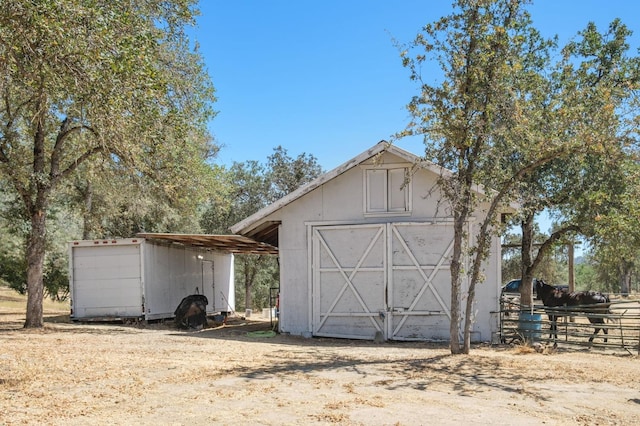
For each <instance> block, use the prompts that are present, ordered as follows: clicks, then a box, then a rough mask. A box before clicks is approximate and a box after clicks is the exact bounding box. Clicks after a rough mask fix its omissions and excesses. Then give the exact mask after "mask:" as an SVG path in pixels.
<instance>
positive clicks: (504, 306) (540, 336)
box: [500, 297, 640, 355]
mask: <svg viewBox="0 0 640 426" xmlns="http://www.w3.org/2000/svg"><path fill="white" fill-rule="evenodd" d="M594 306H597V305H590V306H583V307H580V306H572V307H554V308H551V307H545V306H543V305H537V304H534V306H533V307H528V306H527V307H525V306H521V305H520V303H519V302H518V301H517V300H513V299H508V298H505V297H503V298H501V300H500V341H501V342H502V343H512V342H515V341H520V342H524V341H534V342H540V343H546V344H549V343H551V344H558V345H562V346H574V347H594V348H608V349H622V350H625V351H627V352H629V353H631V354H638V355H640V302H639V301H637V300H624V299H614V300H612V302H611V305H610V308H609V311H610V312H611V313H593V312H584V311H580V309H587V310H588V309H593V308H594ZM550 315H551V316H556V317H557V319H556V326H557V329H556V333H555V334H557V338H556V337H555V335H552V334H551V326H552V321H551V319H550ZM589 319H592V320H599V319H602V320H603V321H604V323H603V324H600V323H596V324H592V323H591V322H590V321H589ZM596 328H600V329H601V330H600V331H599V332H598V334H597V335H595V337H594V339H593V341H592V342H590V341H589V339H590V338H591V337H592V336H593V335H594V331H595V329H596ZM605 331H606V334H605ZM605 338H606V342H605Z"/></svg>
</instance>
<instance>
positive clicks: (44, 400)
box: [0, 289, 640, 425]
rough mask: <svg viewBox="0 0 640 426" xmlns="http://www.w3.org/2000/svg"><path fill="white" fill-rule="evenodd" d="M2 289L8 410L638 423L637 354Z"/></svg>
mask: <svg viewBox="0 0 640 426" xmlns="http://www.w3.org/2000/svg"><path fill="white" fill-rule="evenodd" d="M0 297H1V298H2V299H0V424H7V425H14V424H16V425H18V424H51V425H63V424H64V425H92V424H140V425H157V424H191V423H195V422H198V423H203V424H222V425H235V424H238V423H240V424H242V423H244V424H265V425H269V424H278V425H281V424H287V425H291V424H340V425H393V424H395V425H412V424H416V425H417V424H426V423H432V424H433V423H438V424H445V425H446V424H461V423H473V424H511V423H519V424H541V423H547V424H585V425H586V424H617V425H627V424H628V425H631V424H637V420H638V412H640V388H639V385H638V381H637V378H638V377H640V359H638V357H633V356H629V355H620V354H613V353H609V352H602V351H588V350H581V351H564V350H558V351H557V352H555V353H547V354H543V353H539V352H538V351H536V349H535V348H533V347H523V346H518V347H509V346H500V347H490V346H478V347H476V348H474V349H473V351H472V354H471V355H469V356H451V355H450V354H449V351H448V349H447V348H446V347H443V346H439V345H429V344H424V343H383V344H375V343H373V342H361V341H350V340H340V339H302V338H297V337H292V336H284V335H278V336H276V337H273V338H251V337H248V336H247V331H255V330H265V329H268V327H269V322H268V321H266V322H264V321H251V322H249V321H242V320H240V319H235V320H233V321H230V323H229V324H228V325H227V326H225V327H218V328H210V329H205V330H203V331H200V332H193V333H188V332H182V331H178V330H176V329H174V328H173V327H172V324H171V323H165V324H152V325H146V326H137V327H136V326H124V325H121V324H72V323H69V321H68V317H67V316H66V315H67V314H68V311H67V312H65V309H66V307H62V306H60V305H58V306H57V307H55V306H54V309H51V310H47V313H46V318H47V321H46V326H45V328H44V329H43V330H24V329H22V323H23V322H24V312H23V309H24V302H19V301H18V302H16V301H15V300H6V299H8V298H9V299H11V298H12V297H17V296H11V295H7V294H5V292H4V291H2V290H1V289H0ZM9 303H10V304H11V305H7V304H9ZM13 303H18V304H20V303H22V306H20V307H18V308H16V307H15V305H13ZM54 321H57V322H54Z"/></svg>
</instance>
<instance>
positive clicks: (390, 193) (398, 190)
mask: <svg viewBox="0 0 640 426" xmlns="http://www.w3.org/2000/svg"><path fill="white" fill-rule="evenodd" d="M408 173H409V169H408V168H407V167H398V166H397V165H396V166H387V167H372V168H367V169H365V170H364V186H365V190H364V194H365V200H364V212H365V214H369V215H378V214H403V213H405V214H407V213H409V212H410V211H411V205H410V200H411V197H410V195H411V181H408V182H405V178H406V176H408Z"/></svg>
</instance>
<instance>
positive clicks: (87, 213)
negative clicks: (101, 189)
mask: <svg viewBox="0 0 640 426" xmlns="http://www.w3.org/2000/svg"><path fill="white" fill-rule="evenodd" d="M83 195H84V214H83V215H82V216H83V217H82V219H83V225H82V239H83V240H88V239H90V238H91V234H92V231H93V217H92V216H93V187H92V186H91V181H87V188H86V189H85V191H84V193H83Z"/></svg>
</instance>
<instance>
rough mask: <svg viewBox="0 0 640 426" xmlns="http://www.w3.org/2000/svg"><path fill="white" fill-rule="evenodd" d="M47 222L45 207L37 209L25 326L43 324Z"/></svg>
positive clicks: (30, 249) (31, 240)
mask: <svg viewBox="0 0 640 426" xmlns="http://www.w3.org/2000/svg"><path fill="white" fill-rule="evenodd" d="M45 222H46V214H45V212H44V209H37V211H36V212H35V213H33V214H32V215H31V231H30V232H29V236H28V240H27V316H26V321H25V323H24V327H25V328H40V327H42V326H43V309H42V302H43V299H44V282H43V267H44V255H45V241H46V228H45Z"/></svg>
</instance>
